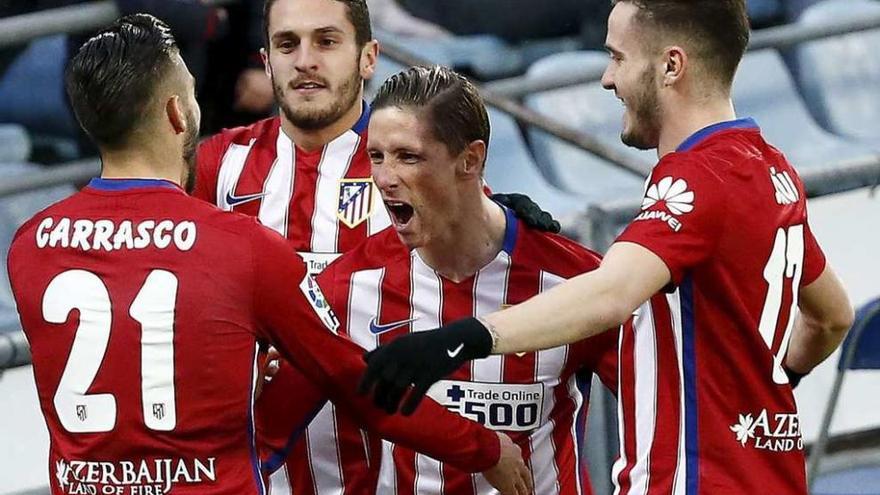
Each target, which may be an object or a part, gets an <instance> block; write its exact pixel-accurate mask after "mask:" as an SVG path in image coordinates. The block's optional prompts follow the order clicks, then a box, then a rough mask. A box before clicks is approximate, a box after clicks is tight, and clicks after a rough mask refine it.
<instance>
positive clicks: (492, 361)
mask: <svg viewBox="0 0 880 495" xmlns="http://www.w3.org/2000/svg"><path fill="white" fill-rule="evenodd" d="M509 273H510V255H508V254H507V253H506V252H504V251H501V252H499V253H498V256H496V257H495V260H493V261H492V262H491V263H489V264H488V265H487V266H486V267H485V268H483V269H482V270H480V271H478V272H477V274H476V276H475V280H474V310H473V311H474V313H473V314H475V315H487V314H489V313H494V312H495V311H498V310H499V309H501V305H502V304H504V299H505V296H506V295H507V278H508V275H509ZM503 378H504V356H502V355H500V354H495V355H492V356H489V357H487V358H483V359H477V360H475V361H472V362H471V379H472V380H473V381H475V382H491V383H501V382H502V381H503Z"/></svg>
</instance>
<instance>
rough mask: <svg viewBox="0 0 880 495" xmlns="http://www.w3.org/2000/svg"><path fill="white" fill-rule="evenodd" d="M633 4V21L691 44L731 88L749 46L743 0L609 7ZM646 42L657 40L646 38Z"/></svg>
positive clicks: (658, 0)
mask: <svg viewBox="0 0 880 495" xmlns="http://www.w3.org/2000/svg"><path fill="white" fill-rule="evenodd" d="M626 2H628V3H632V4H633V5H635V6H636V7H638V9H639V13H638V14H637V15H636V20H637V21H638V22H641V23H643V25H645V26H648V27H649V28H652V29H655V30H657V31H659V32H660V34H661V37H660V39H663V38H662V35H664V34H670V35H674V36H681V37H683V39H688V40H691V41H693V42H694V43H693V44H692V46H693V48H694V49H696V50H697V53H696V55H697V57H698V58H699V59H700V60H701V61H702V63H703V64H704V65H705V67H706V68H707V69H708V70H709V71H710V72H711V73H713V74H715V75H717V77H718V79H719V81H720V82H722V83H723V84H725V85H728V86H729V85H730V84H731V83H732V82H733V77H734V75H735V74H736V68H737V66H738V65H739V62H740V61H741V60H742V57H743V54H745V51H746V47H747V46H748V44H749V18H748V13H747V10H746V2H745V0H612V2H611V3H612V5H617V4H618V3H626ZM648 39H657V37H655V36H648Z"/></svg>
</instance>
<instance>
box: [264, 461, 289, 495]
mask: <svg viewBox="0 0 880 495" xmlns="http://www.w3.org/2000/svg"><path fill="white" fill-rule="evenodd" d="M291 490H292V488H291V487H290V475H288V474H287V464H282V465H281V467H280V468H279V469H276V470H275V472H274V473H272V476H270V477H269V495H290V492H291Z"/></svg>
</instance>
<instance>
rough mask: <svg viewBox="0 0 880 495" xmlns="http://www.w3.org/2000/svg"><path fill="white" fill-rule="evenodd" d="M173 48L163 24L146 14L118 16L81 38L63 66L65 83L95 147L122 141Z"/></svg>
mask: <svg viewBox="0 0 880 495" xmlns="http://www.w3.org/2000/svg"><path fill="white" fill-rule="evenodd" d="M176 51H177V42H176V41H175V40H174V36H173V35H172V34H171V29H170V28H169V27H168V25H167V24H165V23H164V22H162V21H160V20H159V19H157V18H155V17H153V16H151V15H148V14H132V15H127V16H125V17H122V18H120V19H119V20H117V21H116V22H114V23H113V24H112V25H110V26H109V27H107V28H105V29H104V30H102V31H100V32H99V33H98V34H96V35H95V36H94V37H92V38H91V39H89V40H88V41H86V42H85V43H83V45H82V46H81V47H80V49H79V52H77V54H76V55H74V57H73V58H72V59H71V60H70V63H69V64H68V66H67V70H66V72H65V76H64V79H65V86H66V87H67V95H68V96H69V97H70V103H71V106H72V107H73V111H74V113H75V114H76V118H77V119H78V120H79V123H80V125H81V126H82V128H83V130H85V131H86V133H87V134H88V135H89V136H91V138H92V139H93V140H94V141H95V143H96V144H97V145H98V146H107V147H120V146H122V145H124V144H126V142H127V141H128V138H129V137H130V135H131V133H132V131H133V130H134V129H135V128H136V127H137V126H138V124H139V123H140V122H141V120H142V118H143V115H144V111H145V109H146V107H147V105H148V104H149V102H150V99H151V98H152V97H153V94H154V91H155V88H156V85H157V83H159V82H160V81H162V80H163V79H164V78H165V77H166V76H167V74H168V71H169V69H170V67H171V66H172V64H173V62H172V59H171V56H172V54H173V53H175V52H176Z"/></svg>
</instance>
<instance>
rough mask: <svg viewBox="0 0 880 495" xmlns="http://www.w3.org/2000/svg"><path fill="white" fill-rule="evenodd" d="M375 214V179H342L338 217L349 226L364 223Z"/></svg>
mask: <svg viewBox="0 0 880 495" xmlns="http://www.w3.org/2000/svg"><path fill="white" fill-rule="evenodd" d="M372 214H373V179H372V178H371V177H367V178H363V179H340V180H339V203H338V207H337V209H336V217H337V218H339V220H340V221H341V222H342V223H344V224H345V225H346V226H347V227H348V228H350V229H353V228H355V227H357V226H358V225H360V224H362V223H363V222H364V220H366V219H368V218H370V215H372Z"/></svg>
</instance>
